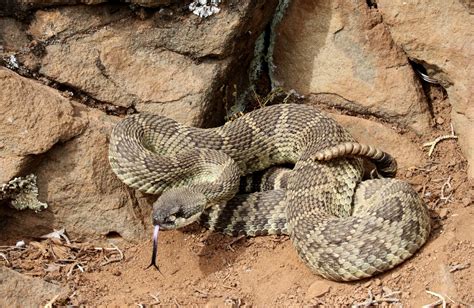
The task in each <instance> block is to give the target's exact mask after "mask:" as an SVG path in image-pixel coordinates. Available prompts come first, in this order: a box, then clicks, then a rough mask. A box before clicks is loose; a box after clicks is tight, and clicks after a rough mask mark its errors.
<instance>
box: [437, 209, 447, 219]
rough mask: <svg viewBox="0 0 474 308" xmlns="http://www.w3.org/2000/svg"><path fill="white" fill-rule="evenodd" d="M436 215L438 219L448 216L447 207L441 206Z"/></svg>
mask: <svg viewBox="0 0 474 308" xmlns="http://www.w3.org/2000/svg"><path fill="white" fill-rule="evenodd" d="M438 215H439V218H440V219H446V218H447V217H448V209H447V208H445V207H444V208H442V209H439V210H438Z"/></svg>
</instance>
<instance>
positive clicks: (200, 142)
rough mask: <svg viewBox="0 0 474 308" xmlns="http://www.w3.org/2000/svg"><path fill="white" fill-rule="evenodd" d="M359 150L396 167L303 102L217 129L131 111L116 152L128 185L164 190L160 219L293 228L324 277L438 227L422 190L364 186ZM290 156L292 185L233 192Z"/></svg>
mask: <svg viewBox="0 0 474 308" xmlns="http://www.w3.org/2000/svg"><path fill="white" fill-rule="evenodd" d="M361 157H366V158H371V159H372V160H374V161H375V162H376V164H377V162H378V163H379V165H382V167H383V168H387V170H388V172H387V174H390V173H393V172H394V171H395V170H390V168H393V159H391V157H389V156H387V155H386V153H383V152H380V151H377V150H374V149H373V148H372V147H367V146H365V147H364V146H360V145H359V144H358V143H357V142H355V140H354V139H353V138H352V137H351V135H350V134H349V133H348V132H347V131H346V130H345V129H344V128H343V127H341V126H340V125H339V124H338V123H336V122H335V121H334V120H333V119H331V118H330V117H328V116H327V115H325V114H324V113H322V112H321V111H319V110H318V109H317V108H315V107H313V106H308V105H300V104H282V105H274V106H268V107H264V108H261V109H258V110H255V111H253V112H250V113H247V114H245V115H243V116H242V117H240V118H238V119H236V120H234V121H231V122H228V123H226V124H225V125H223V126H221V127H217V128H208V129H202V128H194V127H188V126H185V125H182V124H179V123H177V122H176V121H174V120H171V119H169V118H166V117H163V116H157V115H151V114H145V113H142V114H137V115H132V116H130V117H127V118H125V119H123V120H122V121H120V122H119V123H118V124H117V125H116V126H115V127H114V129H113V132H112V134H111V138H110V147H109V161H110V164H111V167H112V169H113V171H114V172H115V173H116V175H117V176H118V177H119V178H120V179H121V180H122V181H123V182H124V183H126V184H127V185H129V186H130V187H132V188H135V189H138V190H140V191H142V192H145V193H150V194H161V196H160V197H159V198H158V199H157V201H156V202H155V203H154V205H153V223H154V224H155V225H159V226H160V227H162V228H164V229H175V228H179V227H181V226H184V225H187V224H189V223H191V222H194V221H197V220H199V219H200V220H201V221H203V222H204V224H205V225H207V226H208V227H210V228H211V229H214V230H221V231H223V232H225V233H228V234H246V235H250V236H253V235H260V234H288V235H289V236H290V238H291V241H292V243H293V245H294V246H295V247H296V250H297V253H298V255H299V256H300V258H301V259H302V260H303V261H304V262H305V263H306V264H307V265H308V266H309V267H310V268H311V269H312V270H313V271H314V272H316V273H317V274H319V275H321V276H323V277H325V278H328V279H332V280H337V281H349V280H357V279H361V278H365V277H371V276H373V275H375V274H378V273H381V272H384V271H386V270H388V269H390V268H393V267H394V266H396V265H397V264H399V263H401V262H403V261H404V260H406V259H407V258H409V257H410V256H412V255H413V254H414V253H415V252H416V251H417V250H418V249H419V248H420V247H421V246H422V245H423V244H424V243H425V242H426V240H427V238H428V235H429V232H430V220H429V216H428V213H427V210H426V208H425V206H424V204H423V203H422V201H421V199H420V198H419V196H418V195H417V193H416V192H415V191H414V190H413V188H412V187H411V186H410V185H409V184H408V183H405V182H403V181H400V180H396V179H389V178H383V179H375V180H374V179H373V180H366V181H362V175H363V168H362V159H361ZM288 163H289V164H294V168H293V170H292V171H291V172H290V174H289V176H288V177H287V179H286V180H285V182H286V183H285V188H284V189H275V190H268V191H262V192H256V193H253V194H244V195H237V196H235V194H236V193H237V190H238V186H239V179H240V178H241V177H242V176H245V175H248V174H251V173H253V172H256V171H259V170H264V169H266V168H269V167H271V166H274V165H280V164H288ZM383 168H381V169H383ZM382 171H383V170H382Z"/></svg>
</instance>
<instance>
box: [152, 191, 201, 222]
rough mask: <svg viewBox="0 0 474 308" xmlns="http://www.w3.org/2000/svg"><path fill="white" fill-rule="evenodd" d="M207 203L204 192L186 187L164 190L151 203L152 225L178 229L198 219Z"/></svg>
mask: <svg viewBox="0 0 474 308" xmlns="http://www.w3.org/2000/svg"><path fill="white" fill-rule="evenodd" d="M206 204H207V198H206V197H205V196H204V194H202V193H199V192H196V191H193V190H192V189H190V188H187V187H180V188H172V189H170V190H167V191H165V192H164V193H163V194H162V195H161V196H160V197H159V198H158V200H156V201H155V203H154V204H153V225H155V226H157V225H158V226H160V228H162V229H164V230H172V229H178V228H181V227H184V226H187V225H189V224H191V223H193V222H195V221H197V220H198V219H199V217H200V216H201V213H202V212H203V211H204V209H205V207H206Z"/></svg>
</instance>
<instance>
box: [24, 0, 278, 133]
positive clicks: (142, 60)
mask: <svg viewBox="0 0 474 308" xmlns="http://www.w3.org/2000/svg"><path fill="white" fill-rule="evenodd" d="M264 3H265V10H261V9H260V8H261V7H262V6H263V4H264ZM275 5H276V1H270V2H268V1H267V2H265V1H250V0H246V1H241V2H240V3H239V5H238V9H235V8H229V7H227V8H225V7H223V8H222V10H221V12H220V13H219V15H218V18H217V16H216V18H210V19H208V20H207V21H205V22H201V19H200V18H199V17H197V16H194V15H192V14H191V13H189V14H190V15H188V16H186V17H185V18H174V19H170V18H168V19H167V20H166V22H165V21H164V20H163V16H161V15H160V12H159V11H158V12H156V13H155V14H153V15H152V16H151V17H150V18H148V19H145V20H140V19H139V18H137V17H136V16H135V15H134V13H133V12H132V11H130V10H125V11H124V10H123V9H118V10H117V9H115V6H110V7H108V6H100V8H101V9H99V10H97V11H96V12H95V13H93V14H91V13H90V9H89V10H83V11H81V10H79V9H78V8H74V7H58V8H54V9H51V10H48V11H38V12H36V14H35V21H34V22H33V23H32V24H31V25H30V27H29V29H28V32H29V33H31V35H32V37H33V39H35V40H38V41H42V42H45V40H47V39H48V38H51V37H54V38H56V39H55V40H51V39H49V41H47V42H46V43H44V44H45V47H44V48H45V53H44V56H43V57H37V58H34V57H31V55H28V56H23V57H19V58H20V61H21V62H22V63H24V64H25V65H27V66H28V68H29V69H31V70H35V69H36V68H39V73H40V74H42V75H44V76H46V77H47V78H49V79H52V80H54V81H56V82H59V83H61V84H67V85H69V86H72V87H74V88H75V89H78V90H80V91H82V92H84V93H87V94H88V95H89V96H91V97H92V98H94V99H96V100H98V101H100V102H106V103H109V104H114V105H117V106H122V107H132V106H134V107H135V108H136V109H137V110H138V111H147V112H152V113H156V114H162V115H166V116H169V117H171V118H174V119H176V120H178V121H180V122H182V123H185V124H188V125H194V126H211V125H215V124H218V123H221V121H222V119H223V114H224V108H225V106H224V104H223V103H222V102H223V101H225V98H224V95H225V92H223V89H224V90H225V87H226V86H227V85H229V86H232V87H233V84H234V83H240V82H241V81H240V80H241V79H242V78H241V76H245V75H246V64H245V63H248V62H249V61H250V56H251V54H250V55H249V53H246V55H243V53H242V50H251V48H252V45H253V42H254V41H255V38H256V36H257V34H258V33H260V32H261V30H262V29H263V26H264V25H265V23H266V21H267V20H268V19H269V17H270V15H271V13H272V7H274V6H275ZM91 15H92V16H93V18H91ZM51 20H58V23H57V24H56V23H55V26H51ZM250 20H251V22H250ZM70 21H71V22H70ZM198 21H199V22H200V24H199V26H196V23H197V22H198ZM66 29H67V30H66ZM86 31H87V32H88V33H89V34H88V35H83V33H84V32H86ZM241 36H244V37H245V40H238V39H237V38H239V37H241ZM71 55H73V56H71ZM78 68H80V69H78ZM239 75H240V76H239ZM233 80H236V81H235V82H234V81H233ZM211 114H212V117H211Z"/></svg>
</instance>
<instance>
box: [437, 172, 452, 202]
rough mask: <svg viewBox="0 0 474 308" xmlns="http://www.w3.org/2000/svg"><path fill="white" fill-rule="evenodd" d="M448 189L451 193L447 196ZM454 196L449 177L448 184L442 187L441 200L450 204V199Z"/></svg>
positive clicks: (449, 177)
mask: <svg viewBox="0 0 474 308" xmlns="http://www.w3.org/2000/svg"><path fill="white" fill-rule="evenodd" d="M446 189H448V191H449V194H448V195H447V196H445V193H446ZM452 195H453V186H452V185H451V176H448V179H447V180H446V182H444V183H443V185H442V186H441V196H440V197H439V198H440V200H442V201H444V203H448V202H449V198H451V196H452Z"/></svg>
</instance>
